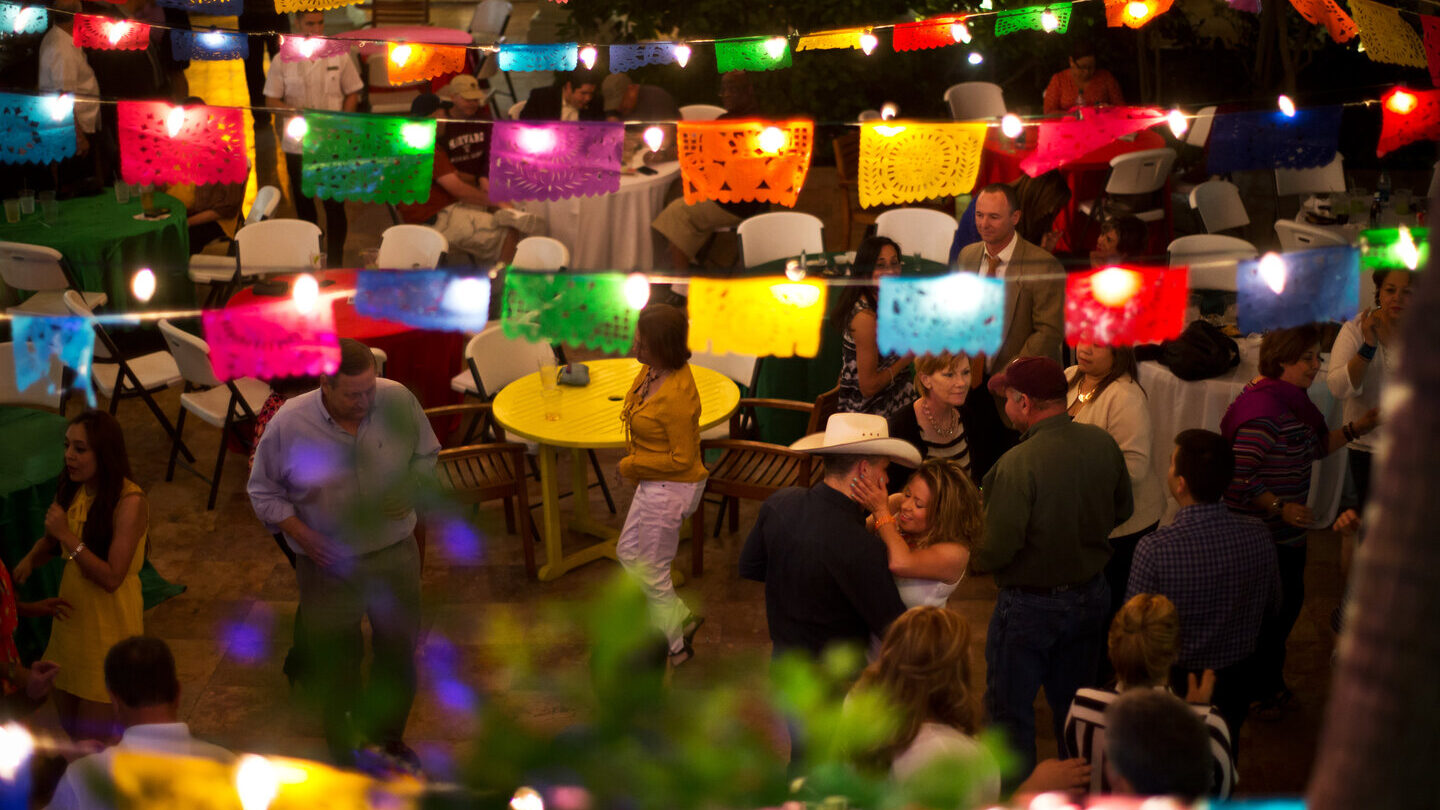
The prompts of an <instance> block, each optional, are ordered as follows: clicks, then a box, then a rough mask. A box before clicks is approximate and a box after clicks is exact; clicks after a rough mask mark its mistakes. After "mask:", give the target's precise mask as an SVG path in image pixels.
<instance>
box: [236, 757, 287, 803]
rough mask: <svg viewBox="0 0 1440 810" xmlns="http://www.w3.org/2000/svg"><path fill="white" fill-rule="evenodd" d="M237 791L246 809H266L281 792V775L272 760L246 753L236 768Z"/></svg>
mask: <svg viewBox="0 0 1440 810" xmlns="http://www.w3.org/2000/svg"><path fill="white" fill-rule="evenodd" d="M235 792H236V793H237V794H238V795H239V796H240V806H241V807H242V808H244V810H266V808H268V807H269V806H270V803H271V802H273V801H275V796H276V795H278V794H279V793H280V775H279V774H278V773H277V772H276V770H275V766H274V765H272V764H270V760H268V759H266V758H264V757H262V756H258V755H256V754H246V755H244V756H242V757H240V761H239V764H238V765H237V766H236V768H235Z"/></svg>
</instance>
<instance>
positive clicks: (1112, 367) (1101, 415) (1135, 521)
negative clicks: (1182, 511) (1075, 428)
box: [1065, 343, 1165, 627]
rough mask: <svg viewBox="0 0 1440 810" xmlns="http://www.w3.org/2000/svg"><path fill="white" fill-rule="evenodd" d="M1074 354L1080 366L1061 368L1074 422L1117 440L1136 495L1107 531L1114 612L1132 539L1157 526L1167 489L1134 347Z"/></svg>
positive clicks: (1087, 346) (1091, 348)
mask: <svg viewBox="0 0 1440 810" xmlns="http://www.w3.org/2000/svg"><path fill="white" fill-rule="evenodd" d="M1075 359H1076V360H1077V361H1079V365H1076V366H1071V367H1070V368H1068V369H1066V370H1065V378H1066V379H1067V380H1069V381H1070V390H1069V392H1068V393H1067V395H1066V402H1067V404H1068V405H1069V410H1068V413H1069V414H1070V415H1071V416H1072V417H1074V419H1075V421H1076V422H1082V423H1084V424H1087V425H1095V426H1096V427H1099V428H1101V429H1103V430H1104V431H1105V432H1106V433H1109V434H1110V436H1111V437H1112V438H1113V439H1115V443H1116V444H1118V445H1120V452H1122V453H1124V454H1125V467H1126V469H1127V470H1129V472H1130V488H1131V493H1132V494H1133V495H1134V498H1135V513H1134V514H1133V515H1131V517H1130V519H1129V520H1127V521H1125V522H1124V523H1122V524H1120V525H1119V526H1116V527H1115V531H1113V532H1111V533H1110V545H1111V546H1112V547H1113V548H1114V553H1113V554H1112V555H1111V557H1110V562H1109V563H1108V564H1107V565H1106V566H1105V579H1106V580H1107V581H1108V582H1109V583H1110V615H1111V616H1114V615H1115V613H1116V612H1117V611H1119V610H1120V606H1121V605H1122V604H1124V602H1125V587H1126V585H1127V584H1128V583H1129V580H1130V561H1131V560H1132V559H1134V557H1135V544H1136V543H1138V542H1140V538H1141V537H1144V536H1145V535H1147V534H1149V533H1150V532H1153V531H1155V527H1156V526H1157V525H1158V524H1159V522H1160V515H1161V514H1162V513H1164V511H1165V492H1164V490H1163V489H1162V488H1161V484H1160V479H1159V477H1158V476H1156V475H1155V471H1154V469H1153V468H1152V467H1151V460H1150V447H1151V440H1152V438H1153V435H1152V434H1153V431H1152V430H1151V427H1150V409H1149V408H1148V407H1146V404H1145V390H1144V389H1143V388H1141V387H1140V383H1139V382H1137V381H1136V376H1137V373H1136V365H1135V350H1134V349H1131V348H1130V347H1128V346H1116V347H1109V346H1097V345H1095V344H1093V343H1081V344H1079V345H1077V346H1076V347H1075ZM1106 626H1107V627H1108V626H1109V622H1108V621H1107V622H1106Z"/></svg>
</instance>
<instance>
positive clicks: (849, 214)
mask: <svg viewBox="0 0 1440 810" xmlns="http://www.w3.org/2000/svg"><path fill="white" fill-rule="evenodd" d="M832 144H833V145H834V147H835V173H836V174H837V175H838V176H839V178H840V190H841V191H842V192H844V194H845V204H844V205H842V206H841V207H840V228H841V231H842V232H843V233H844V234H845V239H844V241H843V243H842V244H843V245H844V246H845V249H846V250H849V249H850V243H851V240H852V238H853V236H854V230H855V226H856V225H857V224H858V225H864V226H866V227H869V226H871V225H874V224H875V219H876V218H877V217H879V216H880V213H881V210H882V209H879V208H876V209H866V208H861V207H860V133H859V132H847V133H846V134H844V135H841V136H840V137H838V138H836V139H835V140H834V141H832Z"/></svg>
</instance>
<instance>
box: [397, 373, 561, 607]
mask: <svg viewBox="0 0 1440 810" xmlns="http://www.w3.org/2000/svg"><path fill="white" fill-rule="evenodd" d="M459 414H467V415H469V416H470V417H472V419H473V418H476V417H479V418H482V419H485V420H488V419H489V417H490V403H488V402H472V403H466V404H464V405H446V406H443V407H439V408H426V409H425V415H426V416H428V417H430V418H432V419H435V418H439V417H445V416H454V415H459ZM435 469H436V477H437V478H438V479H439V481H440V488H441V489H442V490H443V491H444V492H445V493H446V494H447V495H449V496H450V497H451V498H453V499H455V500H456V501H457V502H459V503H463V504H466V505H467V506H476V507H477V508H478V506H479V504H481V503H484V502H485V501H493V500H502V501H503V502H504V507H505V530H506V531H508V532H510V533H511V534H516V535H518V536H519V537H520V545H521V547H522V548H523V549H524V550H525V573H526V574H528V575H529V576H530V578H531V579H535V578H536V576H537V574H536V568H535V544H534V543H533V542H532V541H531V538H530V534H531V525H530V498H529V493H528V491H527V489H526V485H525V445H523V444H518V443H516V442H488V443H485V444H465V445H461V446H459V447H447V448H444V449H442V450H441V451H440V458H439V460H438V461H437V462H436V465H435ZM516 500H518V501H519V504H518V507H519V508H518V509H517V508H516V506H517V505H516V503H515V501H516ZM517 515H518V516H519V524H518V527H517V524H516V516H517ZM517 528H518V531H517Z"/></svg>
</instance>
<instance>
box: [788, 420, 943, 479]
mask: <svg viewBox="0 0 1440 810" xmlns="http://www.w3.org/2000/svg"><path fill="white" fill-rule="evenodd" d="M790 449H791V450H799V451H800V452H802V453H818V454H822V455H838V454H842V453H843V454H846V455H856V456H885V457H887V458H889V459H890V460H891V461H894V462H896V463H898V464H904V465H905V466H906V467H918V466H920V451H919V450H916V449H915V446H914V445H912V444H911V443H909V442H907V441H905V440H904V439H892V438H890V427H889V425H887V424H886V422H885V417H883V416H876V415H874V414H869V413H837V414H831V416H830V418H829V419H828V420H827V421H826V422H825V432H824V433H812V434H810V435H809V436H806V437H805V438H803V439H801V440H800V441H798V442H795V443H794V444H792V445H790Z"/></svg>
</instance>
